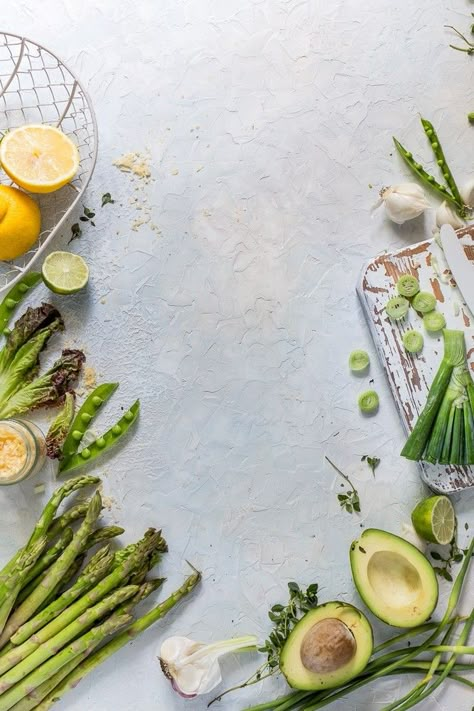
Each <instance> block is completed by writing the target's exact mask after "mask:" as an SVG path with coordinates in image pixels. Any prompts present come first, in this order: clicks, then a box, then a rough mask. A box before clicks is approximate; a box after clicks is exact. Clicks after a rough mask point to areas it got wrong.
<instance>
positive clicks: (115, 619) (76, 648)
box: [0, 614, 132, 711]
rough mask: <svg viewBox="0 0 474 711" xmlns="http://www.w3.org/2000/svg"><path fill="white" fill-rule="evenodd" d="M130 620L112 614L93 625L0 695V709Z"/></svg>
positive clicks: (15, 701) (7, 707)
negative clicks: (103, 620) (98, 623)
mask: <svg viewBox="0 0 474 711" xmlns="http://www.w3.org/2000/svg"><path fill="white" fill-rule="evenodd" d="M131 620H132V618H131V616H130V615H119V614H117V615H112V616H111V617H109V619H107V620H106V621H105V622H103V623H102V624H100V625H97V626H96V627H93V628H92V629H91V630H90V631H89V632H87V634H85V635H82V637H79V639H76V640H74V642H71V644H69V645H68V646H67V647H65V648H64V649H63V650H61V651H60V652H59V653H58V654H56V655H55V656H54V657H53V658H52V659H48V661H47V662H45V663H44V664H42V665H41V666H40V667H38V668H37V669H35V670H34V671H33V672H32V673H31V674H29V675H28V676H27V677H26V678H25V679H23V680H22V681H21V682H20V683H19V684H16V685H15V686H14V687H13V688H12V689H9V690H8V691H7V692H6V693H5V694H2V696H0V711H9V709H11V708H12V706H14V705H15V704H16V703H17V702H18V701H20V700H21V699H23V698H24V697H25V696H26V695H27V694H29V693H31V691H32V690H33V689H36V688H37V687H38V686H40V684H42V683H43V682H44V681H46V680H47V679H49V678H50V677H51V676H52V675H53V674H54V673H55V672H56V671H57V670H58V669H61V668H62V667H63V666H64V665H65V664H69V662H70V661H71V660H72V659H74V658H75V657H77V656H79V655H80V654H82V653H83V652H85V651H86V650H87V651H90V650H91V649H93V648H94V647H95V646H97V645H98V644H100V643H101V642H102V641H103V640H104V639H105V638H106V637H108V636H109V635H111V634H113V633H114V632H116V631H117V630H118V629H120V628H121V627H123V626H124V625H126V624H129V623H130V621H131Z"/></svg>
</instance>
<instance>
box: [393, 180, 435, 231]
mask: <svg viewBox="0 0 474 711" xmlns="http://www.w3.org/2000/svg"><path fill="white" fill-rule="evenodd" d="M380 198H381V200H382V202H383V204H384V206H385V211H386V213H387V216H388V217H389V218H390V219H391V220H392V222H395V223H396V224H397V225H403V223H404V222H406V221H407V220H412V219H414V218H415V217H419V215H421V214H422V213H423V212H424V211H425V210H426V209H427V208H429V207H431V206H430V203H429V202H428V200H427V199H426V196H425V193H424V190H423V188H421V187H420V186H419V185H417V183H401V184H400V185H394V186H390V187H387V188H382V190H381V191H380Z"/></svg>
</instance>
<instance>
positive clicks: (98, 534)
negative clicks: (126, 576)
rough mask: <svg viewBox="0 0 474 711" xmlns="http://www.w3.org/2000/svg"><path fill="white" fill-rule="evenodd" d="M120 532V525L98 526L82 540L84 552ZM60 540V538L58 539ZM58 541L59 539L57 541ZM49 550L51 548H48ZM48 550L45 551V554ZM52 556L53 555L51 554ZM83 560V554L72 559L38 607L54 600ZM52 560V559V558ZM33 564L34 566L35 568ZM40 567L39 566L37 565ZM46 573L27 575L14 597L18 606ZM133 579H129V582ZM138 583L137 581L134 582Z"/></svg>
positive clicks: (41, 580)
mask: <svg viewBox="0 0 474 711" xmlns="http://www.w3.org/2000/svg"><path fill="white" fill-rule="evenodd" d="M66 530H70V531H71V539H72V536H73V531H72V530H71V529H66ZM122 533H124V529H123V528H121V527H120V526H103V527H102V528H98V529H97V530H96V531H93V532H92V533H91V535H90V536H89V538H88V539H87V540H86V541H85V542H84V548H83V551H84V552H86V551H87V550H89V549H90V548H93V547H94V546H96V545H98V544H100V543H103V542H104V541H109V540H110V539H111V538H116V537H117V536H120V535H121V534H122ZM60 540H61V539H60ZM58 543H59V541H58ZM50 550H51V551H52V550H53V549H50ZM48 552H49V551H46V554H47V553H48ZM60 553H61V551H57V555H56V556H55V557H56V558H57V557H59V555H60ZM46 554H44V555H43V556H42V557H41V558H40V560H39V561H38V563H40V561H42V559H43V558H44V557H45V556H46ZM51 557H53V556H51ZM83 561H84V555H79V557H78V558H76V560H75V561H74V563H73V564H72V565H71V567H70V569H69V570H68V571H67V573H66V574H65V575H64V576H63V578H62V579H61V580H60V582H59V583H58V584H57V585H56V586H55V587H54V588H53V589H52V591H51V593H50V594H49V596H48V598H47V599H46V600H45V601H44V602H43V603H42V605H41V607H40V608H38V609H43V608H44V607H46V606H47V605H48V604H49V602H51V600H54V599H55V597H56V593H57V591H58V590H59V589H60V588H63V587H64V586H65V584H66V583H68V582H69V580H71V579H72V578H73V577H74V575H75V574H76V573H77V572H79V570H80V568H81V566H82V563H83ZM52 562H54V560H52ZM38 563H37V564H36V566H38ZM36 566H35V568H36ZM38 567H40V566H38ZM47 575H48V570H45V572H43V573H40V574H38V575H37V576H36V577H35V578H33V579H31V580H30V578H31V573H30V574H29V575H28V576H27V577H28V581H29V583H28V584H27V585H26V586H25V587H23V588H22V590H21V591H20V593H19V595H18V597H17V599H16V605H17V606H18V605H19V604H20V603H22V602H23V601H24V600H26V598H27V597H28V596H29V595H31V593H33V592H34V590H35V589H36V588H37V587H38V585H41V584H42V582H43V580H44V579H45V577H46V576H47ZM132 582H134V581H132V580H130V583H132ZM136 584H139V583H136Z"/></svg>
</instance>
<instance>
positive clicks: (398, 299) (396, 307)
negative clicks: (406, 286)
mask: <svg viewBox="0 0 474 711" xmlns="http://www.w3.org/2000/svg"><path fill="white" fill-rule="evenodd" d="M409 308H410V302H409V301H408V299H405V297H404V296H392V298H391V299H389V300H388V301H387V303H386V305H385V311H386V312H387V316H388V317H389V318H391V319H393V320H394V321H398V320H399V319H401V318H404V316H406V315H407V313H408V309H409Z"/></svg>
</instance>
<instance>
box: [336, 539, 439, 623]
mask: <svg viewBox="0 0 474 711" xmlns="http://www.w3.org/2000/svg"><path fill="white" fill-rule="evenodd" d="M350 559H351V568H352V577H353V578H354V583H355V585H356V588H357V590H358V591H359V595H360V596H361V598H362V600H363V601H364V602H365V604H366V605H367V607H368V608H369V610H370V611H371V612H373V613H374V615H376V616H377V617H378V618H380V619H381V620H383V621H384V622H386V623H387V624H389V625H393V627H416V626H417V625H420V624H422V623H423V622H425V620H427V619H428V617H429V616H430V615H431V613H432V612H433V610H434V609H435V607H436V603H437V601H438V581H437V579H436V574H435V572H434V570H433V568H432V566H431V564H430V562H429V561H428V559H427V558H425V556H424V555H423V553H421V552H420V551H419V550H418V548H416V547H415V546H413V545H412V544H411V543H408V541H405V540H404V539H403V538H400V537H399V536H395V535H394V534H393V533H388V532H387V531H381V530H379V529H376V528H368V529H367V530H366V531H364V533H363V534H362V535H361V537H360V538H359V540H358V541H354V542H353V544H352V545H351V552H350Z"/></svg>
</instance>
